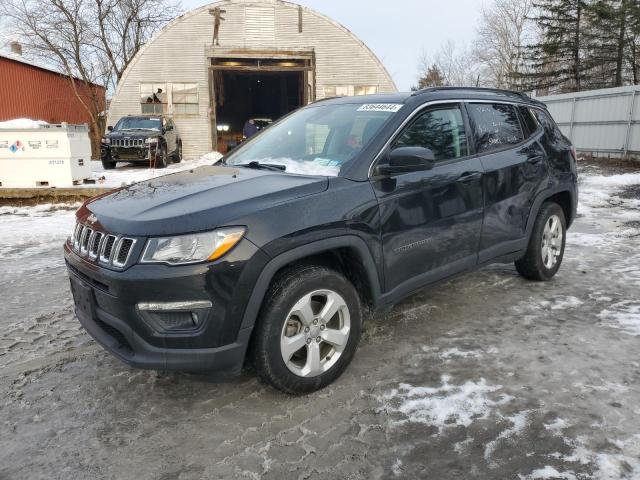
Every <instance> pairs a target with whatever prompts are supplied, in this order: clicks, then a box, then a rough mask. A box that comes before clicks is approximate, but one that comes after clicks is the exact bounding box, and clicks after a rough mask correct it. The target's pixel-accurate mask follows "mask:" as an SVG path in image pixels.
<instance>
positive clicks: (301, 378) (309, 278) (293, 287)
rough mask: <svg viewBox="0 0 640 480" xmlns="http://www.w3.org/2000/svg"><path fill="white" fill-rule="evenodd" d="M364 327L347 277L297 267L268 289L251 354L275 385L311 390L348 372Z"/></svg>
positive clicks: (318, 268) (261, 372) (296, 390)
mask: <svg viewBox="0 0 640 480" xmlns="http://www.w3.org/2000/svg"><path fill="white" fill-rule="evenodd" d="M361 329H362V309H361V305H360V299H359V297H358V294H357V292H356V290H355V288H354V287H353V285H352V284H351V283H350V282H349V281H348V280H347V279H346V278H345V277H344V276H342V275H341V274H339V273H338V272H336V271H334V270H331V269H329V268H326V267H322V266H305V267H298V268H295V269H292V270H290V271H288V272H286V273H285V274H284V275H281V276H280V277H279V278H278V279H277V280H276V282H274V284H273V285H272V287H271V289H270V290H269V293H268V294H267V297H266V299H265V304H264V306H263V309H262V313H261V315H260V318H259V320H258V324H257V326H256V329H255V331H254V337H253V342H252V346H251V351H250V358H251V361H252V363H253V366H254V368H255V369H256V371H257V373H258V375H259V376H260V377H261V378H262V379H263V380H264V381H265V382H267V383H268V384H270V385H272V386H273V387H275V388H277V389H279V390H281V391H283V392H285V393H289V394H304V393H309V392H313V391H315V390H319V389H321V388H324V387H325V386H327V385H329V384H330V383H332V382H333V381H334V380H336V379H337V378H338V377H339V376H340V375H341V374H342V373H343V372H344V370H345V369H346V368H347V366H348V365H349V363H350V362H351V360H352V358H353V355H354V353H355V351H356V348H357V346H358V342H359V340H360V333H361Z"/></svg>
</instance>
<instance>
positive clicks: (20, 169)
mask: <svg viewBox="0 0 640 480" xmlns="http://www.w3.org/2000/svg"><path fill="white" fill-rule="evenodd" d="M90 177H91V141H90V139H89V128H88V127H87V125H69V124H67V123H62V124H60V125H40V126H39V127H37V128H5V129H3V128H0V187H3V188H33V187H56V188H65V187H72V186H74V185H78V184H80V183H82V182H83V180H85V179H88V178H90Z"/></svg>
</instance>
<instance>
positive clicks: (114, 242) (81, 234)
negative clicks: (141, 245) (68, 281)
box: [70, 223, 136, 268]
mask: <svg viewBox="0 0 640 480" xmlns="http://www.w3.org/2000/svg"><path fill="white" fill-rule="evenodd" d="M70 243H71V246H72V247H73V251H74V252H75V253H77V254H78V255H80V256H81V257H86V258H88V259H89V260H91V261H94V262H95V261H97V262H99V263H100V264H102V265H105V266H113V267H116V268H123V267H125V266H127V264H128V263H129V260H130V257H131V253H132V252H133V247H134V245H135V244H136V240H135V239H133V238H128V237H122V236H117V235H113V234H109V233H104V232H99V231H97V230H94V229H93V228H91V227H88V226H86V225H83V224H81V223H78V224H77V225H76V227H75V229H74V230H73V236H72V237H71V241H70Z"/></svg>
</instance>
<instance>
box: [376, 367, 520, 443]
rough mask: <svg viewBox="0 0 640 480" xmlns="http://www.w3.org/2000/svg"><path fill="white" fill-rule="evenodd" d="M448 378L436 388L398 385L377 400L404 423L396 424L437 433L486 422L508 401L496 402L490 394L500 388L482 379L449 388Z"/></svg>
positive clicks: (502, 399) (503, 397) (443, 378)
mask: <svg viewBox="0 0 640 480" xmlns="http://www.w3.org/2000/svg"><path fill="white" fill-rule="evenodd" d="M450 380H451V378H450V376H449V375H443V376H442V385H441V386H439V387H435V388H433V387H414V386H412V385H408V384H400V385H399V387H398V388H395V389H393V390H391V391H389V392H387V393H386V394H384V395H383V396H382V397H381V400H382V401H383V402H384V403H385V404H386V406H385V410H386V411H388V412H394V413H400V414H402V415H403V416H404V417H406V420H403V421H401V422H399V423H405V422H413V423H424V424H427V425H430V426H434V427H436V428H438V431H440V430H441V429H444V428H447V427H452V426H463V427H468V426H469V425H471V423H472V422H473V421H474V420H477V419H482V418H487V417H488V416H489V414H490V412H491V411H492V410H493V409H494V408H496V407H498V406H500V405H503V404H505V403H507V402H509V401H511V400H512V398H511V397H509V396H507V395H504V394H503V395H500V396H499V398H498V400H493V399H491V398H490V397H489V395H490V394H492V393H495V392H497V391H498V390H500V389H501V388H502V386H501V385H488V384H487V382H486V381H485V380H484V379H481V380H480V381H479V382H473V381H467V382H466V383H464V384H462V385H451V384H450V383H449V382H450Z"/></svg>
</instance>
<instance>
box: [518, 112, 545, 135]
mask: <svg viewBox="0 0 640 480" xmlns="http://www.w3.org/2000/svg"><path fill="white" fill-rule="evenodd" d="M518 111H519V112H520V118H522V127H523V128H524V133H525V135H526V137H527V138H529V137H531V136H532V135H533V134H535V133H536V132H537V131H538V128H539V127H540V125H539V123H538V120H537V119H536V117H535V116H534V114H533V113H532V112H531V110H529V109H528V108H527V107H518Z"/></svg>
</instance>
